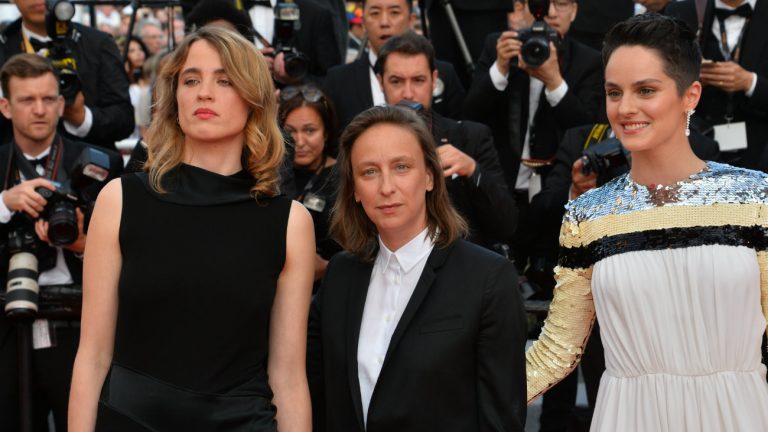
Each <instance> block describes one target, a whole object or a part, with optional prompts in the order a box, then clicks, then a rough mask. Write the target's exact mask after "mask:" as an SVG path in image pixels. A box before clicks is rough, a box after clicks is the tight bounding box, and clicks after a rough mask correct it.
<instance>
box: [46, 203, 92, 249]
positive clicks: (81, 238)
mask: <svg viewBox="0 0 768 432" xmlns="http://www.w3.org/2000/svg"><path fill="white" fill-rule="evenodd" d="M75 216H76V218H77V238H76V239H75V241H73V242H72V243H68V244H66V245H63V246H62V247H63V248H64V249H68V250H71V251H72V252H74V253H78V254H82V253H83V252H85V229H84V228H83V227H84V225H85V215H84V214H83V211H82V210H80V208H79V207H76V208H75ZM49 231H50V223H49V222H48V221H47V220H45V219H38V220H37V222H35V234H37V237H38V238H40V240H41V241H43V242H45V243H48V244H53V241H52V240H51V239H50V238H49V237H48V232H49Z"/></svg>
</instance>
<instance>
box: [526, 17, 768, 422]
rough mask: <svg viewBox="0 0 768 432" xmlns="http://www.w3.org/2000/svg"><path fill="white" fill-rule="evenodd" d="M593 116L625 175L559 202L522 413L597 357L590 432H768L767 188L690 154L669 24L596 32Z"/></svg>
mask: <svg viewBox="0 0 768 432" xmlns="http://www.w3.org/2000/svg"><path fill="white" fill-rule="evenodd" d="M603 59H604V62H605V65H606V68H605V78H606V84H605V86H606V105H607V111H608V118H609V120H610V123H611V127H612V128H613V130H614V131H615V133H616V136H617V138H618V139H619V140H620V141H621V142H622V143H623V145H624V146H625V148H626V149H628V150H629V151H630V152H631V158H632V167H631V171H630V172H629V173H628V174H626V175H623V176H620V177H618V178H616V179H614V180H613V181H611V182H609V183H607V184H606V185H604V186H602V187H600V188H598V189H593V190H591V191H589V192H587V193H584V194H583V195H581V196H580V197H579V198H577V199H576V200H574V201H572V202H571V203H569V205H568V207H567V211H566V216H565V219H564V221H563V225H562V229H561V235H560V242H561V256H560V262H559V266H558V267H557V268H556V270H555V271H556V277H557V281H558V283H557V287H556V289H555V296H554V300H553V301H552V305H551V308H550V312H549V316H548V317H547V320H546V323H545V326H544V329H543V331H542V334H541V336H540V338H539V340H538V341H537V342H535V343H534V345H533V347H532V348H531V349H529V351H528V353H527V374H528V399H529V402H530V401H531V400H533V399H535V398H536V397H537V396H539V395H540V394H541V393H543V392H545V391H546V390H547V389H548V388H550V387H551V386H552V385H554V384H555V383H557V382H558V381H559V380H561V379H562V378H563V377H565V376H566V375H567V374H568V373H570V372H571V371H572V370H573V368H574V367H575V366H576V363H577V362H578V360H579V358H580V357H581V352H582V349H583V347H584V344H585V342H586V338H587V337H588V335H589V333H590V329H591V327H592V324H593V322H594V319H595V315H597V318H598V319H599V321H600V335H601V337H602V342H603V345H604V347H605V360H606V371H605V373H604V375H603V377H602V379H601V382H600V390H599V393H598V398H597V406H596V408H595V413H594V417H593V421H592V431H600V432H603V431H611V432H615V431H621V432H628V431H630V432H631V431H638V432H639V431H642V432H649V431H653V432H667V431H668V432H680V431H696V432H701V431H713V432H714V431H718V432H719V431H768V384H766V368H765V366H764V365H763V364H762V363H761V361H760V359H761V340H762V336H763V333H764V332H765V330H766V319H765V311H766V308H767V307H768V177H766V175H765V174H762V173H758V172H754V171H749V170H745V169H741V168H735V167H731V166H728V165H724V164H719V163H714V162H705V161H702V160H700V159H698V158H697V157H696V156H695V155H694V154H693V152H692V151H691V148H690V145H689V143H688V139H687V135H688V132H689V131H688V125H689V118H690V115H691V113H692V111H693V109H694V108H695V106H696V104H697V102H698V100H699V97H700V94H701V84H700V83H699V82H698V81H697V79H698V76H699V70H700V65H701V53H700V51H699V48H698V46H697V44H696V41H695V35H694V34H693V33H692V32H691V31H689V30H688V29H687V27H685V26H684V24H682V23H681V22H679V21H676V20H673V19H671V18H667V17H662V16H660V15H655V14H652V15H646V16H636V17H633V18H630V19H629V20H627V21H625V22H623V23H620V24H618V25H617V26H616V27H614V28H613V29H612V30H611V31H610V32H609V33H608V35H607V36H606V40H605V47H604V49H603Z"/></svg>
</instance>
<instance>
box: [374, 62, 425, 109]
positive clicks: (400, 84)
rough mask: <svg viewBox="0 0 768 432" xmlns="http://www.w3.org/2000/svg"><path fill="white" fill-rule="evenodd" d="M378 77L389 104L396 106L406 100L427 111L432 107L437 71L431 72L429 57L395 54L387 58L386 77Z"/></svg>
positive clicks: (385, 65)
mask: <svg viewBox="0 0 768 432" xmlns="http://www.w3.org/2000/svg"><path fill="white" fill-rule="evenodd" d="M377 77H378V78H379V84H380V85H381V89H382V90H383V92H384V98H385V99H386V100H387V103H389V104H396V103H398V102H400V101H401V100H403V99H405V100H410V101H415V102H419V103H420V104H422V105H424V109H425V110H429V109H430V108H431V107H432V91H433V90H434V85H435V82H436V81H437V70H435V71H430V70H429V62H428V61H427V56H425V55H423V54H417V55H405V54H401V53H397V52H393V53H391V54H389V55H388V56H387V62H386V63H385V64H384V75H383V76H382V75H377Z"/></svg>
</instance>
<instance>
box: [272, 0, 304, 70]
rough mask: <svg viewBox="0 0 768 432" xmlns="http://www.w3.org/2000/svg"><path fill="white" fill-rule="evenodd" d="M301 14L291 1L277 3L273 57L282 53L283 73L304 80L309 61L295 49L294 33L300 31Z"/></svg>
mask: <svg viewBox="0 0 768 432" xmlns="http://www.w3.org/2000/svg"><path fill="white" fill-rule="evenodd" d="M300 19H301V13H300V11H299V6H298V5H297V4H296V3H294V2H293V0H285V1H279V2H278V3H277V5H276V6H275V40H276V42H275V55H277V54H279V53H283V59H284V61H285V72H286V73H287V74H288V76H289V77H291V78H295V79H301V78H304V76H306V75H307V71H308V70H309V60H308V59H307V56H305V55H304V54H303V53H302V52H301V51H299V50H298V48H296V45H295V44H296V32H298V31H299V30H301V21H300Z"/></svg>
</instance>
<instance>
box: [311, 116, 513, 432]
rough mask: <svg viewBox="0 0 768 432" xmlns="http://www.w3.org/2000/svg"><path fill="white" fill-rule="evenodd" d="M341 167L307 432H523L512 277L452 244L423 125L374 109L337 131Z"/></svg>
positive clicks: (316, 328) (471, 248)
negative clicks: (334, 245) (335, 245)
mask: <svg viewBox="0 0 768 432" xmlns="http://www.w3.org/2000/svg"><path fill="white" fill-rule="evenodd" d="M337 166H338V169H339V182H340V189H339V194H338V197H337V200H336V205H335V207H334V213H333V217H332V221H331V233H332V234H333V235H334V237H335V238H336V239H337V240H338V241H339V243H340V244H341V245H342V246H343V247H344V248H345V249H346V250H347V252H343V253H340V254H338V255H336V256H335V257H334V258H333V259H332V260H331V262H330V264H329V265H328V268H327V270H326V276H325V279H324V281H323V285H322V287H321V288H320V291H319V292H318V295H317V297H316V299H315V302H314V304H313V308H312V312H311V316H312V318H311V324H310V341H309V344H310V346H309V349H310V352H309V355H310V361H309V371H310V380H311V384H310V387H311V391H312V396H313V410H314V425H315V428H316V429H315V430H328V431H338V430H344V431H363V430H365V431H368V432H377V431H393V430H397V431H424V430H440V431H467V430H473V431H486V430H494V431H497V430H504V431H522V430H523V427H524V424H525V410H526V407H525V394H524V393H525V368H524V363H523V361H524V360H523V350H524V345H525V334H526V325H525V318H524V312H523V308H522V302H521V299H520V295H519V293H518V291H517V275H516V273H515V269H514V266H513V265H512V264H511V263H510V262H508V261H506V260H505V259H503V258H502V257H501V256H499V255H496V254H494V253H492V252H489V251H487V250H485V249H483V248H480V247H478V246H475V245H472V244H470V243H468V242H466V241H464V240H461V239H460V237H462V236H463V235H464V233H465V232H466V223H465V222H464V221H463V219H462V218H461V217H460V216H459V215H458V213H457V212H456V211H455V210H454V209H453V207H451V205H450V201H449V198H448V195H447V193H446V189H445V183H444V180H443V176H442V169H441V167H440V161H439V158H438V156H437V153H436V151H435V145H434V142H433V139H432V136H431V134H430V133H429V131H428V129H427V127H426V125H425V124H424V123H423V121H422V120H421V119H420V118H419V117H418V116H417V115H416V114H414V113H413V112H410V111H409V110H407V109H403V108H397V107H392V106H384V107H374V108H371V109H369V110H368V111H365V112H364V113H362V114H360V115H359V116H358V117H357V118H355V120H353V122H352V123H351V124H350V125H349V126H348V127H347V129H346V130H345V132H344V135H343V136H342V139H341V149H340V154H339V159H338V163H337Z"/></svg>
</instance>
